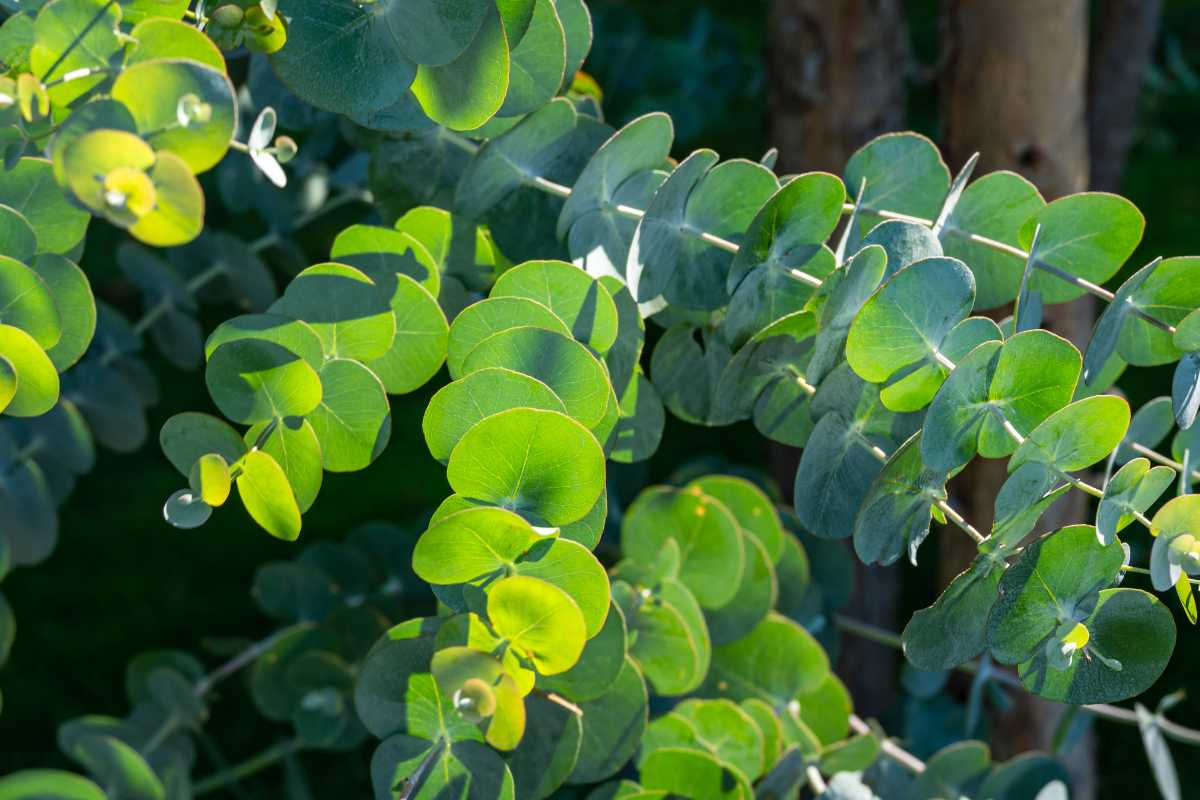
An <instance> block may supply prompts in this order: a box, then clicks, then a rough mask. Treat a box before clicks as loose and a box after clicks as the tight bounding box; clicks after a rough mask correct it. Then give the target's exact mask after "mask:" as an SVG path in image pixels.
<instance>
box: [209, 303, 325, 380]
mask: <svg viewBox="0 0 1200 800" xmlns="http://www.w3.org/2000/svg"><path fill="white" fill-rule="evenodd" d="M243 339H256V340H260V341H264V342H273V343H274V344H277V345H279V346H280V347H283V348H285V349H287V350H290V351H291V352H292V353H295V354H296V355H298V356H300V358H302V359H304V361H305V362H306V363H307V364H308V365H309V366H310V367H312V368H313V369H320V368H321V364H322V363H323V362H324V361H325V354H324V351H323V349H322V347H321V339H320V337H318V336H317V334H316V331H314V330H313V329H312V328H311V327H309V325H308V323H306V322H302V321H301V320H298V319H289V318H288V317H284V316H280V315H279V314H243V315H242V316H239V317H234V318H233V319H229V320H226V321H224V322H222V323H221V324H220V325H218V326H217V327H216V329H215V330H214V331H213V332H212V333H211V334H209V337H208V341H206V342H205V343H204V357H205V358H206V359H208V358H212V355H213V353H214V352H216V349H217V348H218V347H220V346H221V345H223V344H225V343H226V342H236V341H240V340H243Z"/></svg>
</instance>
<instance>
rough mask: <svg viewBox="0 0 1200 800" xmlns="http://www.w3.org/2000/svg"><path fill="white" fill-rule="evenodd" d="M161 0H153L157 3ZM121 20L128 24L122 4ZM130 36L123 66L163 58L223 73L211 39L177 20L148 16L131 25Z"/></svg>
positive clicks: (222, 62) (218, 52) (221, 60)
mask: <svg viewBox="0 0 1200 800" xmlns="http://www.w3.org/2000/svg"><path fill="white" fill-rule="evenodd" d="M159 1H160V0H154V2H159ZM121 5H122V12H123V13H122V17H123V19H124V20H125V21H126V22H129V21H130V20H129V14H128V12H127V10H126V4H125V3H122V4H121ZM129 35H130V36H131V37H133V39H134V40H135V43H134V45H133V46H132V47H131V48H130V49H129V51H128V54H127V55H126V56H125V66H127V67H128V66H132V65H133V64H139V63H141V62H143V61H153V60H156V59H162V58H175V59H179V58H186V59H190V60H191V61H196V62H199V63H201V64H203V65H204V66H206V67H212V68H213V69H215V70H216V71H217V72H225V57H224V56H222V55H221V51H220V49H218V48H217V46H216V44H214V43H213V40H212V39H211V38H209V37H208V36H207V35H205V33H204V32H203V31H201V30H198V29H197V28H194V27H192V26H191V25H188V24H186V23H184V22H180V21H179V19H178V18H175V19H166V18H164V17H151V18H149V19H145V20H143V21H141V22H138V23H137V24H135V25H134V26H133V30H131V31H130V32H129Z"/></svg>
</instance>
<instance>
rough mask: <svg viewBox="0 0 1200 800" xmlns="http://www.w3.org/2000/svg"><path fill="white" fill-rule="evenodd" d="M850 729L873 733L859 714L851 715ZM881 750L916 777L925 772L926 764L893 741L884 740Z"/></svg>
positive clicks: (856, 731)
mask: <svg viewBox="0 0 1200 800" xmlns="http://www.w3.org/2000/svg"><path fill="white" fill-rule="evenodd" d="M850 728H851V729H852V730H853V731H854V732H855V733H857V734H860V735H861V734H869V733H871V726H870V725H868V724H867V723H866V722H864V721H863V719H862V717H860V716H858V715H857V714H851V715H850ZM880 749H881V750H883V753H884V755H886V756H887V757H888V758H890V759H892V760H893V761H895V762H896V763H897V764H899V765H900V766H902V767H904V768H905V769H906V770H908V771H909V772H911V773H912V774H914V775H920V774H921V773H922V772H924V771H925V762H924V761H922V760H921V759H919V758H917V757H916V756H914V755H913V754H912V753H910V752H908V751H907V750H905V749H904V748H903V747H900V745H898V744H896V743H895V742H893V741H892V740H891V739H884V740H883V741H882V742H881V743H880Z"/></svg>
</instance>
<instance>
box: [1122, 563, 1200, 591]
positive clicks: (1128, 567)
mask: <svg viewBox="0 0 1200 800" xmlns="http://www.w3.org/2000/svg"><path fill="white" fill-rule="evenodd" d="M1121 571H1122V572H1132V573H1133V574H1134V575H1149V574H1150V570H1148V569H1146V568H1145V567H1135V566H1133V565H1132V564H1122V565H1121ZM1187 582H1188V583H1190V584H1191V585H1192V586H1200V578H1188V579H1187Z"/></svg>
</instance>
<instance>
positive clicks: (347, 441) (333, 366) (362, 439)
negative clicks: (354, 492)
mask: <svg viewBox="0 0 1200 800" xmlns="http://www.w3.org/2000/svg"><path fill="white" fill-rule="evenodd" d="M319 375H320V381H321V398H320V402H319V403H318V404H317V406H316V408H314V409H313V410H312V412H311V413H309V414H308V421H309V422H310V423H311V424H312V427H313V432H314V433H316V434H317V441H318V442H320V443H321V459H322V463H323V464H324V466H325V469H327V470H329V471H330V472H353V471H354V470H359V469H363V468H364V467H366V466H367V465H368V464H370V463H371V462H373V461H374V460H375V459H376V458H378V457H379V454H380V453H382V452H383V448H384V447H386V446H387V443H388V439H390V438H391V435H392V412H391V406H390V405H389V404H388V399H387V393H386V392H385V391H384V388H383V384H382V383H381V382H380V380H379V378H378V377H376V376H375V373H373V372H371V370H369V369H367V368H366V367H364V366H363V365H362V364H360V363H359V362H357V361H352V360H350V359H347V358H334V359H330V360H329V361H326V362H325V364H324V365H323V366H322V367H321V370H320V373H319Z"/></svg>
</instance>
